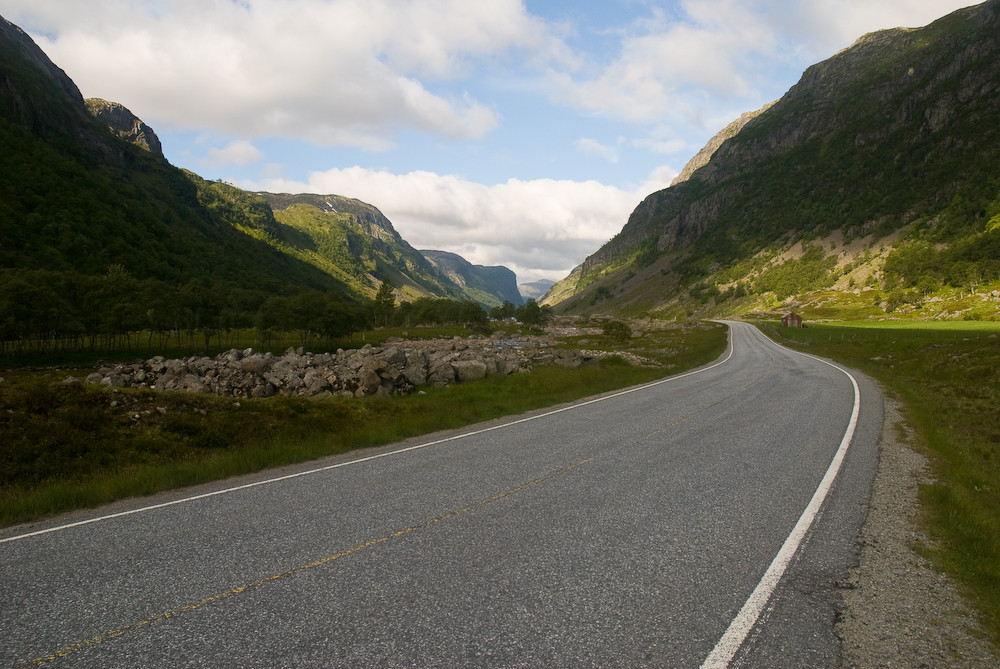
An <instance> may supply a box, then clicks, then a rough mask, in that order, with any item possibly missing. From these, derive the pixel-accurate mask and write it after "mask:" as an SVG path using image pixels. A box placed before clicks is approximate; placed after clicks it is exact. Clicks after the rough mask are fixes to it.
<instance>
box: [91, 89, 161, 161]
mask: <svg viewBox="0 0 1000 669" xmlns="http://www.w3.org/2000/svg"><path fill="white" fill-rule="evenodd" d="M84 102H85V103H86V105H87V109H88V110H89V111H90V113H91V114H92V115H93V116H94V118H96V119H97V120H98V121H101V122H102V123H104V124H105V125H107V126H108V129H109V130H111V132H113V133H115V134H116V135H118V136H119V137H121V138H122V139H124V140H125V141H126V142H129V143H130V144H135V145H136V146H138V147H139V148H141V149H145V150H146V151H149V152H150V153H152V154H153V155H154V156H159V157H160V158H162V157H163V147H162V146H161V145H160V138H159V137H157V136H156V133H155V132H153V129H152V128H150V127H149V126H148V125H146V124H145V123H143V122H142V120H140V119H139V118H138V117H137V116H136V115H135V114H133V113H132V112H130V111H129V110H128V109H126V108H125V107H124V106H123V105H120V104H118V103H117V102H108V101H107V100H102V99H101V98H87V99H86V100H85V101H84Z"/></svg>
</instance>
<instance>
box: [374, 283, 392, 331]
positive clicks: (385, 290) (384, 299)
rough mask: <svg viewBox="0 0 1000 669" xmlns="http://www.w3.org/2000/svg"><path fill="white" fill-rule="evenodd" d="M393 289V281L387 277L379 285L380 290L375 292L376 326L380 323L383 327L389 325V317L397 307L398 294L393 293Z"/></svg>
mask: <svg viewBox="0 0 1000 669" xmlns="http://www.w3.org/2000/svg"><path fill="white" fill-rule="evenodd" d="M392 290H393V285H392V281H390V280H389V279H388V278H386V279H385V280H383V281H382V285H381V286H379V288H378V292H377V293H376V294H375V325H376V327H377V326H379V325H382V326H383V327H386V326H388V325H389V319H390V318H391V317H392V312H393V310H394V309H395V308H396V296H395V295H393V292H392Z"/></svg>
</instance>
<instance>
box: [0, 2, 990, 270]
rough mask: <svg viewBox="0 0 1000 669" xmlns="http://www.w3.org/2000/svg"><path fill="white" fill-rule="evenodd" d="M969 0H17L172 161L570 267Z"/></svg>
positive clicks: (548, 266)
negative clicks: (644, 208) (749, 117)
mask: <svg viewBox="0 0 1000 669" xmlns="http://www.w3.org/2000/svg"><path fill="white" fill-rule="evenodd" d="M972 4H976V3H973V2H969V1H968V0H670V1H656V0H581V1H579V2H570V1H568V0H566V1H564V0H525V1H523V2H521V1H517V0H482V1H470V0H283V1H278V0H243V1H235V0H102V1H99V2H81V1H80V0H0V15H2V16H3V17H4V18H6V19H7V20H9V21H11V22H13V23H15V24H16V25H19V26H20V27H21V28H23V29H24V30H25V31H26V32H28V33H29V34H30V35H31V36H32V38H33V39H34V40H35V41H36V42H37V43H38V44H39V46H40V47H41V48H42V49H43V50H44V51H45V52H46V53H47V54H48V55H49V57H50V58H51V59H52V60H53V61H54V62H55V63H56V64H57V65H58V66H59V67H61V68H62V69H63V70H65V71H66V73H67V74H69V76H70V77H71V78H73V80H74V81H75V82H76V84H77V86H79V88H80V90H81V92H82V93H83V95H84V96H85V97H102V98H105V99H109V100H113V101H116V102H120V103H121V104H123V105H125V106H126V107H128V108H129V109H131V110H132V112H133V113H135V114H136V115H137V116H139V117H140V118H142V119H143V120H144V121H145V122H146V123H148V124H149V125H151V126H152V127H153V128H154V129H155V131H156V132H157V134H158V135H159V137H160V139H161V141H162V143H163V147H164V152H165V154H166V156H167V158H168V160H170V162H171V163H173V164H174V165H177V166H178V167H184V168H187V169H190V170H192V171H194V172H197V173H198V174H200V175H202V176H203V177H205V178H208V179H223V180H225V181H228V182H231V183H234V184H236V185H238V186H240V187H243V188H247V189H250V190H270V191H277V192H293V193H298V192H310V193H335V194H338V195H345V196H348V197H355V198H358V199H360V200H364V201H365V202H369V203H371V204H373V205H375V206H376V207H378V208H379V209H380V210H382V211H383V213H385V214H386V215H387V216H388V217H389V219H390V220H391V221H392V222H393V225H394V226H395V228H396V229H397V230H398V231H399V232H400V234H401V235H402V236H403V238H404V239H406V240H407V241H408V242H410V243H411V244H412V245H413V246H414V247H416V248H418V249H440V250H445V251H451V252H454V253H459V254H461V255H463V256H464V257H466V258H467V259H468V260H469V261H471V262H473V263H476V264H484V265H506V266H507V267H510V268H511V269H513V270H514V271H515V272H516V273H517V275H518V280H519V281H522V282H523V281H532V280H537V279H541V278H547V279H552V280H556V279H559V278H562V277H564V276H566V275H567V274H568V273H569V272H570V270H572V268H573V267H575V266H576V265H578V264H579V263H580V262H582V261H583V260H584V259H585V258H586V256H587V255H589V254H590V253H593V252H594V251H596V250H597V249H598V248H599V247H600V246H601V245H602V244H603V243H604V242H606V241H607V240H609V239H610V238H611V237H613V236H614V235H615V234H616V233H617V232H618V231H619V230H621V228H622V226H623V225H624V224H625V222H626V221H627V219H628V215H629V214H630V213H631V212H632V210H633V209H634V208H635V206H636V205H637V204H638V203H639V202H640V201H641V200H642V198H643V197H645V196H646V195H648V194H650V193H652V192H654V191H655V190H659V189H661V188H664V187H666V186H668V185H669V183H670V181H671V180H672V179H673V177H674V176H675V175H676V174H677V173H678V172H679V171H680V170H681V168H683V166H684V164H685V163H686V162H687V161H688V160H689V159H690V158H691V157H692V156H693V155H694V154H695V153H696V152H697V151H698V150H699V149H700V148H701V147H702V146H703V145H704V144H705V143H706V142H707V141H708V139H709V138H711V136H712V135H714V134H715V133H716V132H717V131H718V130H720V129H721V128H722V127H724V126H725V125H726V124H728V123H729V122H730V121H732V120H733V119H735V118H736V117H737V116H739V114H740V113H742V112H746V111H751V110H755V109H759V108H760V107H762V106H763V105H764V104H766V103H768V102H770V101H773V100H776V99H777V98H779V97H781V95H782V94H783V93H784V92H785V91H787V90H788V88H789V87H791V86H792V85H793V84H794V83H795V82H796V81H797V80H798V79H799V77H800V75H801V73H802V71H803V70H804V69H805V68H806V67H808V66H809V65H811V64H813V63H816V62H819V61H821V60H824V59H826V58H828V57H830V56H832V55H833V54H835V53H836V52H837V51H839V50H841V49H843V48H845V47H847V46H849V45H850V44H851V43H853V42H854V41H855V40H856V39H857V38H858V37H860V36H861V35H862V34H864V33H866V32H871V31H874V30H879V29H883V28H892V27H897V26H904V27H918V26H923V25H926V24H927V23H929V22H931V21H933V20H935V19H937V18H939V17H941V16H944V15H945V14H948V13H950V12H951V11H954V10H955V9H958V8H960V7H965V6H970V5H972Z"/></svg>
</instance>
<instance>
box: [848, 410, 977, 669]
mask: <svg viewBox="0 0 1000 669" xmlns="http://www.w3.org/2000/svg"><path fill="white" fill-rule="evenodd" d="M928 481H929V478H928V471H927V459H926V458H925V457H924V456H923V455H921V454H920V453H917V452H916V451H915V450H913V448H912V447H911V446H910V445H909V434H908V429H907V428H906V427H905V424H904V423H903V419H902V416H901V413H900V405H899V402H898V401H897V400H894V399H891V398H889V397H886V398H885V423H884V428H883V434H882V441H881V444H880V452H879V468H878V474H877V476H876V478H875V483H874V486H873V491H872V498H871V502H870V508H869V513H868V517H867V520H866V521H865V524H864V526H863V527H862V529H861V536H860V537H859V544H858V545H859V549H860V562H859V564H858V566H856V567H854V568H852V569H851V570H850V572H849V574H848V576H847V579H846V581H845V582H844V584H843V588H844V589H843V610H842V613H841V616H840V620H839V622H838V624H837V634H838V636H839V637H840V639H841V657H842V666H844V667H889V666H892V667H987V666H996V662H997V657H996V655H994V654H993V649H992V646H991V645H990V643H989V641H988V640H987V639H986V638H985V635H984V633H983V632H982V630H981V627H980V626H979V623H978V620H977V617H976V614H975V612H974V611H973V610H972V608H971V607H970V606H969V605H968V604H967V603H966V602H965V600H964V599H963V598H962V596H961V595H960V594H959V591H958V589H957V587H956V585H955V584H954V582H953V581H952V580H951V578H950V577H949V576H947V575H946V574H943V573H941V572H939V571H937V570H935V569H934V568H933V567H932V566H931V564H930V562H929V561H928V560H927V559H925V558H924V557H922V556H920V555H919V554H918V553H916V552H915V551H914V550H913V549H912V548H911V546H916V545H920V544H923V545H928V544H930V543H931V540H930V539H929V537H928V536H927V535H926V533H925V532H923V531H922V529H921V528H920V527H919V525H918V523H917V515H918V513H919V506H918V485H920V484H921V483H926V482H928Z"/></svg>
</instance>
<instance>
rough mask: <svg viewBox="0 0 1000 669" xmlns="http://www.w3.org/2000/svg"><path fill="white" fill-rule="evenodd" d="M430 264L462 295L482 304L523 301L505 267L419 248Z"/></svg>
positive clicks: (515, 278)
mask: <svg viewBox="0 0 1000 669" xmlns="http://www.w3.org/2000/svg"><path fill="white" fill-rule="evenodd" d="M420 253H422V254H423V255H424V257H425V258H427V260H429V261H430V263H431V264H432V265H434V267H436V268H437V269H438V270H440V271H441V272H443V273H444V274H445V275H446V276H447V277H448V278H449V279H451V280H452V281H454V282H455V283H456V284H458V285H459V286H460V287H461V288H462V291H463V293H464V294H465V297H466V298H467V299H469V300H472V301H473V302H478V303H480V304H482V305H484V306H486V307H498V306H500V305H502V304H503V303H504V302H510V303H511V304H513V305H514V306H520V305H521V303H522V302H524V300H523V299H522V298H521V293H520V292H519V291H518V289H517V276H516V275H515V274H514V272H512V271H511V270H509V269H508V268H506V267H499V266H491V267H486V266H484V265H473V264H472V263H470V262H469V261H468V260H466V259H465V258H463V257H462V256H459V255H456V254H454V253H448V252H447V251H421V252H420Z"/></svg>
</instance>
